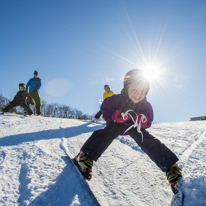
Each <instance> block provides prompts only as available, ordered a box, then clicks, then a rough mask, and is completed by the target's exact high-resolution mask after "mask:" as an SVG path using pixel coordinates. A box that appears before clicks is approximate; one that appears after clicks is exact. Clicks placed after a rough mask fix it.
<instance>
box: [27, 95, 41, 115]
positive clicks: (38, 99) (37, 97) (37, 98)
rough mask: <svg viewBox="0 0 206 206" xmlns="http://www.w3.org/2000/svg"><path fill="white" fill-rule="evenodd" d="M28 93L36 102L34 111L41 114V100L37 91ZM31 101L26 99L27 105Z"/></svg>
mask: <svg viewBox="0 0 206 206" xmlns="http://www.w3.org/2000/svg"><path fill="white" fill-rule="evenodd" d="M29 95H30V96H31V97H32V99H33V100H34V101H35V103H36V113H37V114H41V100H40V97H39V93H35V92H29ZM30 103H31V102H29V100H28V99H27V105H28V106H29V105H30Z"/></svg>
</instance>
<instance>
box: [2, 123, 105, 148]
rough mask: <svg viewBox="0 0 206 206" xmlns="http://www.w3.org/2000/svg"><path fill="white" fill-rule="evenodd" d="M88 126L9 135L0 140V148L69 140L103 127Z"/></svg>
mask: <svg viewBox="0 0 206 206" xmlns="http://www.w3.org/2000/svg"><path fill="white" fill-rule="evenodd" d="M90 124H91V123H87V124H83V125H80V126H76V127H69V128H60V129H54V130H45V131H39V132H32V133H25V134H16V135H10V136H6V137H4V138H0V146H14V145H18V144H21V143H24V142H32V141H37V140H49V139H55V138H62V137H65V138H70V137H74V136H77V135H80V134H82V133H88V132H93V131H94V130H97V129H102V128H103V125H96V126H94V127H88V125H90ZM104 126H105V125H104Z"/></svg>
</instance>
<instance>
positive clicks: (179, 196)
mask: <svg viewBox="0 0 206 206" xmlns="http://www.w3.org/2000/svg"><path fill="white" fill-rule="evenodd" d="M174 189H175V191H176V192H177V193H176V194H174V196H173V198H172V202H171V204H170V206H183V203H184V192H183V190H182V184H181V183H177V185H176V186H175V188H174ZM174 189H173V190H174Z"/></svg>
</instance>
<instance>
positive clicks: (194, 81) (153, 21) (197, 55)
mask: <svg viewBox="0 0 206 206" xmlns="http://www.w3.org/2000/svg"><path fill="white" fill-rule="evenodd" d="M205 10H206V2H205V1H204V0H197V1H190V0H187V1H186V0H185V1H184V0H182V1H175V0H173V1H153V0H151V1H150V0H145V1H143V0H141V1H139V0H134V1H133V0H127V1H123V0H122V1H117V0H110V1H109V0H104V1H103V0H99V1H94V0H93V1H91V0H84V1H83V0H79V1H78V0H77V1H74V0H67V1H64V0H61V1H53V0H35V1H34V0H33V1H32V0H25V1H23V0H18V1H14V0H10V1H5V0H2V1H0V28H1V32H0V37H1V38H0V70H1V85H0V91H1V92H2V93H3V95H4V96H6V97H7V98H9V99H12V98H13V96H14V95H15V94H16V92H17V91H18V84H19V83H21V82H24V83H27V81H28V80H29V78H31V77H33V71H34V70H37V71H38V72H39V77H40V78H41V79H42V88H41V90H40V96H41V98H42V99H43V100H45V101H47V102H48V103H51V102H56V103H59V104H66V105H69V106H71V107H72V108H77V109H79V110H82V112H84V113H88V114H95V113H96V112H97V111H98V110H99V99H102V94H103V92H104V89H103V86H104V85H105V84H109V85H110V87H111V90H112V91H114V92H115V93H120V91H121V89H122V87H123V81H122V79H123V77H124V75H125V74H126V72H128V71H129V70H131V69H134V68H142V69H144V68H145V65H146V64H149V65H151V66H154V67H155V68H158V69H159V70H160V71H161V73H160V75H159V78H158V79H156V81H153V82H152V83H151V89H150V92H149V94H148V96H147V98H148V101H149V102H150V103H151V104H152V106H153V109H154V117H155V118H154V122H155V123H163V122H181V121H188V120H189V119H190V117H195V116H202V115H206V110H205V102H206V97H205V77H206V68H205V56H206V52H205V48H206V40H205V36H206V12H205Z"/></svg>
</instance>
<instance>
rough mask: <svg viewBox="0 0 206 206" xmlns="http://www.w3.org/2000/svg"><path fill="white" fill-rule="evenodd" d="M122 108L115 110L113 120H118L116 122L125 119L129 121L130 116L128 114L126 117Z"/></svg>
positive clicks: (121, 121)
mask: <svg viewBox="0 0 206 206" xmlns="http://www.w3.org/2000/svg"><path fill="white" fill-rule="evenodd" d="M121 114H122V110H121V109H120V110H118V111H117V112H115V113H114V114H113V115H112V121H113V122H116V123H123V122H125V121H127V120H128V119H129V116H128V115H126V116H124V117H122V115H121Z"/></svg>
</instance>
